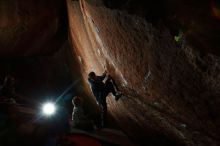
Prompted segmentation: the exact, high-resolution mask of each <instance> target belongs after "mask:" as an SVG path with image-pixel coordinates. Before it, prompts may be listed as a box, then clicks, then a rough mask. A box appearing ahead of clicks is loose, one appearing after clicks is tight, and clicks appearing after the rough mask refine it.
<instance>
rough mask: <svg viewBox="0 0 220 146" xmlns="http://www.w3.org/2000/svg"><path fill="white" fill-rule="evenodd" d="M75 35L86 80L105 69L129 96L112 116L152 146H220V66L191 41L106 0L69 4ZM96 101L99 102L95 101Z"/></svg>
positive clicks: (111, 105)
mask: <svg viewBox="0 0 220 146" xmlns="http://www.w3.org/2000/svg"><path fill="white" fill-rule="evenodd" d="M67 8H68V19H69V34H70V41H71V42H72V44H73V49H74V52H75V53H76V57H77V58H78V61H79V64H80V66H81V72H82V76H83V78H84V86H85V92H86V93H88V94H89V95H91V92H90V89H89V86H88V83H87V74H88V73H89V72H90V71H95V72H96V73H97V74H101V73H102V72H103V71H104V70H105V69H106V70H107V71H108V72H109V73H110V74H111V75H112V76H113V77H114V78H115V79H116V82H117V83H118V84H119V87H120V89H121V90H122V92H123V93H124V96H123V97H122V98H121V99H120V100H119V101H118V102H115V101H114V98H113V97H109V98H108V100H107V102H108V108H109V112H110V113H111V114H112V115H113V116H114V118H115V119H116V121H117V123H118V124H119V126H120V127H121V128H122V129H123V130H124V131H125V132H126V133H127V134H128V135H129V136H130V137H131V138H133V139H134V140H136V141H137V142H140V143H142V144H145V145H147V144H148V145H157V144H158V145H161V144H169V145H219V126H220V125H219V123H220V118H219V114H218V113H219V110H220V109H219V104H220V100H219V96H220V90H219V89H220V82H219V81H220V58H219V56H218V55H215V54H213V52H215V51H213V50H215V49H211V50H206V51H205V53H204V51H202V50H201V51H200V48H197V46H196V45H193V44H192V43H190V42H191V41H189V40H188V39H187V35H183V36H181V38H180V40H179V41H177V42H176V41H175V39H174V36H173V35H172V33H171V30H170V28H169V27H168V26H167V25H165V23H163V22H159V23H157V25H155V24H154V23H151V22H148V21H147V19H146V18H144V17H143V16H142V15H139V16H138V15H137V14H129V13H128V12H127V11H123V10H121V9H112V8H111V9H110V8H107V7H106V6H105V5H104V3H103V2H102V1H100V0H79V1H75V0H74V1H72V0H67ZM91 100H94V97H93V96H92V95H91Z"/></svg>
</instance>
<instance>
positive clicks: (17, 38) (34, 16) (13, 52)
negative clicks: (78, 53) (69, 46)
mask: <svg viewBox="0 0 220 146" xmlns="http://www.w3.org/2000/svg"><path fill="white" fill-rule="evenodd" d="M65 16H66V15H65V2H63V1H62V0H55V1H51V0H50V1H44V0H39V1H34V0H22V1H20V0H2V1H1V2H0V47H1V49H0V57H1V58H3V57H5V58H6V57H14V56H30V55H36V54H46V53H50V52H53V51H54V50H57V49H59V48H60V47H61V45H62V43H63V41H64V40H63V34H64V32H65V27H64V25H63V24H65V19H64V18H65Z"/></svg>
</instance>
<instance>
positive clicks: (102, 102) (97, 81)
mask: <svg viewBox="0 0 220 146" xmlns="http://www.w3.org/2000/svg"><path fill="white" fill-rule="evenodd" d="M106 76H107V79H106V81H105V82H104V79H105V78H106ZM88 81H89V84H90V87H91V90H92V93H93V95H94V96H95V97H96V102H97V104H98V105H99V106H100V107H101V127H102V128H103V127H104V126H106V118H107V103H106V97H107V96H108V94H109V93H112V94H113V95H114V96H115V100H116V101H118V100H119V98H120V97H121V96H122V94H121V93H119V90H118V87H117V85H116V83H115V81H114V80H113V78H112V77H111V76H110V75H107V72H106V71H105V72H104V73H103V74H102V76H97V75H96V74H95V73H94V72H90V73H89V74H88Z"/></svg>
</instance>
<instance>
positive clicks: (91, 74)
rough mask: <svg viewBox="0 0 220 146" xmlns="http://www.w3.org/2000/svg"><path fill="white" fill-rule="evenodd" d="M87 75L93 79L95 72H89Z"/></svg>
mask: <svg viewBox="0 0 220 146" xmlns="http://www.w3.org/2000/svg"><path fill="white" fill-rule="evenodd" d="M88 77H89V78H90V79H95V77H96V74H95V72H93V71H92V72H90V73H89V75H88Z"/></svg>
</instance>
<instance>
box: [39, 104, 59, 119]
mask: <svg viewBox="0 0 220 146" xmlns="http://www.w3.org/2000/svg"><path fill="white" fill-rule="evenodd" d="M42 111H43V113H44V114H45V115H47V116H50V115H53V114H54V113H55V111H56V108H55V105H54V104H53V103H45V104H44V105H43V108H42Z"/></svg>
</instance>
